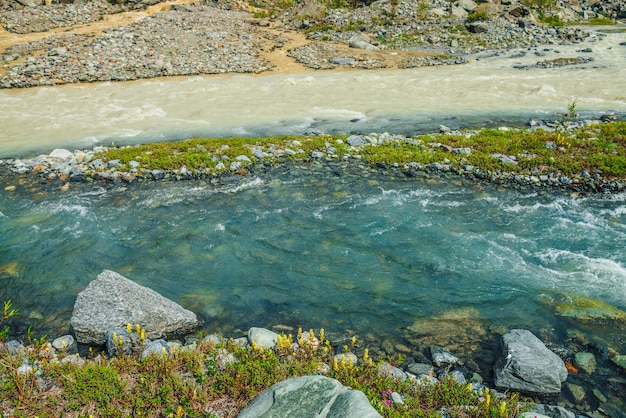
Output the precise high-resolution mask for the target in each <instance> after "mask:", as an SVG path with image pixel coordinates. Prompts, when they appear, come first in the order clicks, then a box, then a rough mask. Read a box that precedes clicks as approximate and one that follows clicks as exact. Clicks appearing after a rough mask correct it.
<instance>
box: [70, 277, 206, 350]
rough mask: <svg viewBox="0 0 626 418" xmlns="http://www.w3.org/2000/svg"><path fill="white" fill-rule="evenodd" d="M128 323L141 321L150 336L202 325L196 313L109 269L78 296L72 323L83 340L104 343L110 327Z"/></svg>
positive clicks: (178, 332) (173, 333)
mask: <svg viewBox="0 0 626 418" xmlns="http://www.w3.org/2000/svg"><path fill="white" fill-rule="evenodd" d="M129 323H130V324H132V325H133V326H134V325H135V324H140V325H141V327H142V328H143V329H145V335H146V337H148V338H150V339H158V338H172V337H175V336H177V335H183V334H187V333H190V332H192V331H193V330H194V329H195V328H197V327H198V326H199V325H200V321H198V318H197V317H196V315H195V314H194V313H193V312H191V311H188V310H187V309H184V308H183V307H181V306H180V305H179V304H177V303H175V302H173V301H171V300H170V299H167V298H165V297H163V296H161V295H160V294H158V293H157V292H155V291H154V290H152V289H148V288H147V287H144V286H141V285H139V284H137V283H135V282H133V281H131V280H129V279H127V278H126V277H124V276H122V275H121V274H118V273H116V272H114V271H110V270H104V271H103V272H102V273H100V274H99V275H98V277H97V278H96V279H95V280H93V281H92V282H91V283H89V285H88V286H87V288H86V289H85V290H83V291H82V292H80V293H79V294H78V296H77V297H76V303H75V304H74V312H73V313H72V319H71V324H72V327H73V328H74V333H75V335H76V339H77V340H78V342H80V343H83V344H92V345H103V344H104V343H105V334H106V332H107V330H110V329H114V328H123V327H125V326H126V324H129Z"/></svg>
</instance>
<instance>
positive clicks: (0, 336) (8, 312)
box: [0, 300, 18, 342]
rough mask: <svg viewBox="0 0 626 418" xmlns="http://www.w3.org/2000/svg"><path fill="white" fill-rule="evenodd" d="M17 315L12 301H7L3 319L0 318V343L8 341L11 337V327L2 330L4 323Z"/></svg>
mask: <svg viewBox="0 0 626 418" xmlns="http://www.w3.org/2000/svg"><path fill="white" fill-rule="evenodd" d="M17 314H18V310H17V309H14V308H13V304H12V303H11V301H10V300H5V301H4V306H3V309H2V317H1V318H0V342H3V341H6V339H7V338H8V336H9V327H4V328H1V326H2V323H3V322H4V321H6V320H7V319H9V318H11V317H13V316H15V315H17Z"/></svg>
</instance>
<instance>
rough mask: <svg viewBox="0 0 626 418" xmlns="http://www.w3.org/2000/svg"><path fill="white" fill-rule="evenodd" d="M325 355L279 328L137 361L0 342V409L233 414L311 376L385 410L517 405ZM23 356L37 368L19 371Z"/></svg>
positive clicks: (482, 411)
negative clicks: (247, 341)
mask: <svg viewBox="0 0 626 418" xmlns="http://www.w3.org/2000/svg"><path fill="white" fill-rule="evenodd" d="M355 344H357V341H356V338H353V339H352V342H351V344H350V345H348V346H344V347H343V350H345V351H349V350H353V349H354V348H355ZM338 351H341V349H339V350H338ZM334 352H335V349H333V347H332V346H331V345H330V343H329V342H328V340H326V339H325V338H324V331H323V330H320V332H319V333H318V336H317V337H316V336H315V334H314V332H313V330H311V331H309V332H308V333H303V332H302V331H301V330H299V332H298V334H297V337H296V342H295V343H294V341H293V337H292V336H291V335H289V336H286V335H284V334H283V335H282V336H281V337H280V338H279V341H278V345H277V347H276V348H275V349H263V348H260V347H257V346H256V345H254V344H253V345H252V346H251V347H241V346H240V345H238V344H236V343H235V342H234V341H233V340H230V341H224V342H222V343H218V344H213V343H209V342H200V343H199V344H198V345H197V346H196V347H195V348H194V349H191V350H187V349H178V350H174V351H171V352H170V353H169V354H162V353H157V354H153V355H150V356H147V357H144V358H143V359H140V357H139V356H137V355H123V356H120V357H113V358H110V359H107V358H105V357H104V356H103V355H97V356H95V354H94V353H91V354H90V355H89V360H88V361H76V359H72V358H71V357H73V356H72V355H69V354H68V355H66V356H65V357H64V356H62V355H61V356H60V361H58V359H55V358H54V357H53V356H51V354H50V346H49V344H48V343H45V342H43V341H37V342H36V343H35V344H32V345H30V346H29V347H27V349H26V350H25V352H24V353H23V354H22V355H18V354H14V355H11V354H9V353H8V351H7V350H5V349H2V345H1V342H0V378H1V383H0V411H3V412H0V416H4V415H2V413H6V414H7V416H14V417H33V416H41V417H44V416H45V417H48V416H79V417H92V416H93V417H95V416H98V417H126V416H146V417H156V416H159V417H207V416H209V417H210V416H236V414H237V413H238V412H239V411H240V410H241V409H242V408H243V407H244V406H245V405H246V404H247V403H248V402H250V401H251V400H252V399H253V398H254V397H255V396H256V395H257V394H259V393H260V392H262V391H263V390H265V389H266V388H268V387H270V386H271V385H273V384H275V383H277V382H280V381H282V380H284V379H287V378H290V377H296V376H303V375H312V374H319V373H323V374H325V375H326V376H328V377H331V378H334V379H337V380H339V381H340V382H342V383H343V384H344V385H347V386H350V387H352V388H355V389H359V390H361V391H363V392H364V393H365V394H366V395H367V397H368V399H369V401H370V403H371V404H372V405H373V406H374V407H375V408H376V409H377V410H378V411H379V412H380V413H381V415H382V416H384V417H439V416H440V413H439V412H437V411H440V410H441V409H442V408H445V409H446V410H447V412H448V414H449V416H451V417H461V416H463V417H464V416H472V417H494V418H507V417H511V418H512V417H515V416H516V414H518V413H519V412H520V410H521V409H522V406H521V403H520V399H519V396H518V395H517V394H507V395H506V397H504V396H503V395H502V396H500V395H498V396H496V394H495V393H493V392H491V391H490V390H488V389H482V390H473V387H472V385H471V384H468V383H464V384H459V383H456V382H455V381H454V380H453V379H452V378H451V377H446V378H442V379H441V380H439V381H438V382H436V383H428V384H426V383H419V382H417V381H415V380H398V379H395V378H393V377H390V376H385V375H383V374H381V373H380V372H379V364H380V363H379V362H374V361H372V359H371V358H369V357H368V354H367V350H365V351H364V352H363V355H362V360H361V361H360V362H359V364H357V365H353V364H351V363H347V362H346V361H345V357H342V360H341V361H338V360H334V358H333V353H334ZM231 356H232V357H231ZM229 357H230V358H231V359H232V360H229ZM24 359H25V360H24ZM235 359H236V360H235ZM69 360H74V361H69ZM24 363H29V364H37V365H38V366H36V367H35V368H33V369H32V370H28V371H24V370H21V371H20V365H22V364H24ZM393 392H397V393H399V394H402V395H403V397H404V403H403V404H397V403H394V402H392V400H391V394H392V393H393Z"/></svg>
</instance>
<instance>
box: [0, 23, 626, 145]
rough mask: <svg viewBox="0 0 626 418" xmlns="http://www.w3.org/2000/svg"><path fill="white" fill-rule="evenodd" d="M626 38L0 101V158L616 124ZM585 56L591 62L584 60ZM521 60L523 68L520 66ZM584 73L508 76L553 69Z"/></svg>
mask: <svg viewBox="0 0 626 418" xmlns="http://www.w3.org/2000/svg"><path fill="white" fill-rule="evenodd" d="M624 42H626V33H624V32H623V31H620V30H619V29H616V28H612V29H607V33H604V36H598V32H594V34H593V35H592V36H591V37H590V38H589V40H587V41H586V42H584V43H581V44H574V45H569V46H548V47H545V48H543V47H542V48H538V49H531V50H525V51H520V50H514V51H506V52H503V53H500V54H499V55H495V56H493V55H492V56H490V54H489V53H483V54H478V55H475V56H470V57H468V59H469V64H467V65H458V66H440V67H429V68H417V69H412V70H399V71H344V72H309V73H300V74H290V75H284V74H281V75H261V76H249V75H234V76H219V77H216V76H202V77H201V76H196V77H188V78H184V77H183V78H163V79H156V80H143V81H136V82H130V83H99V84H80V85H68V86H58V87H43V88H31V89H20V90H0V127H1V129H0V156H2V157H7V156H15V155H21V154H28V153H36V152H40V151H47V150H50V149H53V148H55V147H68V148H72V147H74V148H82V147H88V146H92V145H94V144H96V143H104V144H110V143H111V142H112V141H115V143H117V144H122V143H137V142H149V141H159V140H171V139H182V138H188V137H192V136H249V135H272V134H290V133H293V134H302V133H316V132H317V133H319V132H371V131H385V130H386V131H390V132H392V131H393V132H401V133H407V134H411V133H415V132H420V131H425V130H430V129H436V128H437V127H438V126H439V125H440V124H445V125H447V126H451V127H463V126H472V125H480V124H485V123H487V124H488V123H490V122H491V123H495V124H497V123H514V122H516V121H517V123H522V122H527V121H528V120H529V119H530V118H538V119H553V118H554V117H555V113H556V112H564V111H565V110H566V108H567V105H568V104H569V103H571V102H572V101H573V100H576V103H577V109H578V110H579V111H581V112H582V113H583V115H586V116H599V115H601V114H602V113H605V112H616V113H618V114H623V113H624V112H626V65H625V64H626V45H624V44H623V43H624ZM587 48H590V49H591V51H592V52H584V51H583V50H584V49H587ZM520 52H524V53H525V55H524V56H520V55H521V54H520ZM574 57H584V58H588V57H593V59H594V60H593V61H592V62H589V63H586V64H581V65H573V66H565V67H561V68H553V69H538V68H531V69H518V68H515V67H516V66H519V65H533V64H536V63H537V62H539V61H544V60H552V59H557V58H574Z"/></svg>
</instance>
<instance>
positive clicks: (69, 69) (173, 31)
mask: <svg viewBox="0 0 626 418" xmlns="http://www.w3.org/2000/svg"><path fill="white" fill-rule="evenodd" d="M183 1H184V0H179V2H183ZM154 3H155V2H153V1H150V2H138V3H135V2H124V3H123V4H121V3H113V4H110V3H107V2H105V1H103V0H97V1H89V2H86V3H84V4H79V3H75V4H60V3H59V4H57V3H52V4H42V2H40V1H38V0H32V1H30V0H29V1H26V0H22V2H21V3H20V2H18V1H16V0H11V1H5V2H3V3H2V5H1V6H0V10H2V14H1V15H0V23H1V24H2V25H3V26H4V28H5V30H6V31H9V32H10V33H14V34H27V35H28V36H26V35H23V36H22V37H20V36H18V35H16V36H14V37H13V38H11V37H7V36H4V37H5V38H9V39H10V40H9V41H7V42H4V43H0V62H2V63H3V65H2V66H1V68H0V88H24V87H34V86H49V85H59V84H67V83H81V82H101V81H125V80H136V79H142V78H154V77H161V76H176V75H197V74H224V73H260V72H268V71H277V70H280V69H281V68H282V66H283V65H284V64H285V61H284V60H285V59H287V60H291V61H292V63H295V64H297V65H301V66H302V67H301V68H302V69H309V70H311V69H317V70H319V69H342V68H345V69H356V68H358V69H381V68H395V69H401V68H413V67H419V66H432V65H451V64H452V65H454V64H463V63H465V62H466V59H465V55H466V54H469V53H475V52H479V51H489V50H511V49H519V48H529V47H537V46H540V45H551V46H558V45H570V44H573V43H579V42H581V41H583V40H585V39H587V38H588V37H589V33H588V32H587V31H585V30H583V29H581V28H574V27H569V26H549V25H547V24H545V23H543V22H542V21H541V20H540V19H541V17H540V16H544V13H547V14H548V15H549V17H553V18H554V19H558V21H559V22H579V21H581V22H584V21H585V20H588V19H593V18H599V17H602V18H606V19H616V20H618V19H624V17H625V16H623V10H624V1H623V0H612V1H611V2H592V1H584V2H581V3H576V4H573V3H572V4H570V3H569V2H559V3H558V5H555V7H553V8H551V9H550V10H549V11H538V10H537V9H533V8H532V7H530V6H526V5H525V4H523V3H520V2H518V1H517V0H506V1H501V2H496V3H491V2H489V3H481V4H479V3H475V2H474V1H472V0H461V1H457V2H449V1H445V0H425V1H423V2H399V3H398V4H397V5H396V6H394V5H393V3H390V2H389V1H386V0H380V1H377V2H373V3H371V4H368V5H367V6H365V7H357V8H352V9H350V8H331V7H327V6H325V5H323V4H322V3H317V2H315V1H307V2H302V3H296V4H294V5H293V6H291V7H288V8H286V9H281V10H276V9H268V8H263V7H262V4H260V5H259V6H258V7H253V6H249V5H247V4H243V3H240V2H236V1H231V0H220V1H215V2H213V1H208V0H201V1H197V2H194V3H184V4H176V1H174V2H173V3H174V4H172V3H164V4H156V5H153V4H154ZM603 3H607V4H603ZM151 5H152V6H151ZM150 7H151V8H150ZM544 19H545V17H544ZM9 32H6V33H9ZM296 35H297V37H299V40H298V41H297V42H294V41H293V39H292V38H293V36H296ZM0 40H2V36H0ZM2 46H4V47H2ZM277 51H281V54H282V55H281V58H280V59H281V60H282V61H280V60H279V61H275V57H276V56H278V55H277V54H276V52H277ZM279 55H280V54H279ZM586 58H590V57H586Z"/></svg>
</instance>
